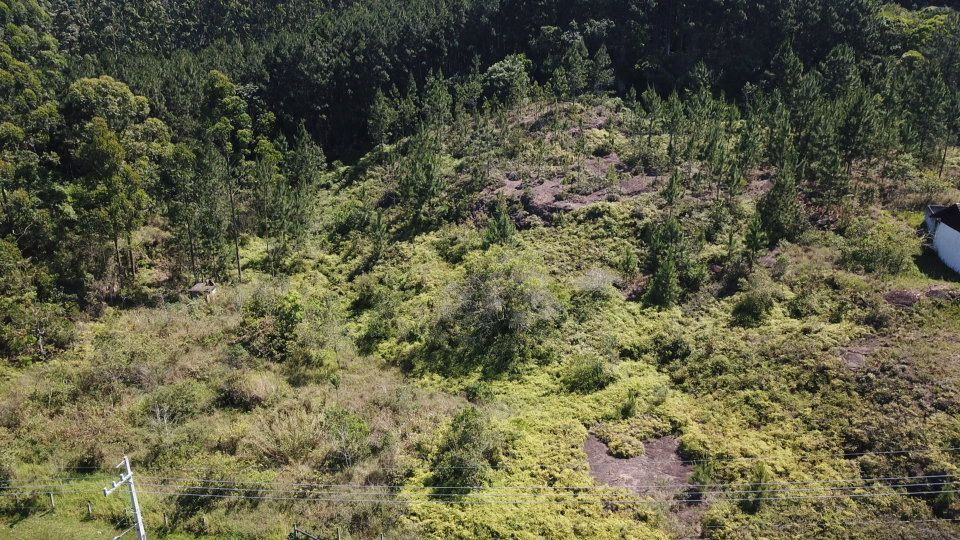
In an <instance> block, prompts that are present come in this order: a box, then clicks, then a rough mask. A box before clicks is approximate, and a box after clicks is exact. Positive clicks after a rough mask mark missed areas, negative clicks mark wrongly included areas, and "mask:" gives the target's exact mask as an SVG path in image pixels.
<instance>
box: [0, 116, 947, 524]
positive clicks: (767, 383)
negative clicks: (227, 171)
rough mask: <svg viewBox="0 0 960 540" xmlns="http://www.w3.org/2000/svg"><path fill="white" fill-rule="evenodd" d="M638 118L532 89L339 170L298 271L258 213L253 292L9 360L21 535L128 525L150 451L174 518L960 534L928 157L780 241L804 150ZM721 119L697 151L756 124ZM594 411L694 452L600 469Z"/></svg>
mask: <svg viewBox="0 0 960 540" xmlns="http://www.w3.org/2000/svg"><path fill="white" fill-rule="evenodd" d="M641 111H642V108H639V107H638V108H634V107H633V106H632V105H627V104H624V102H623V101H621V100H619V99H606V98H585V99H583V100H581V101H571V102H554V101H550V100H543V101H538V100H534V101H533V102H532V104H528V105H524V106H520V107H514V108H503V109H501V110H500V112H496V113H492V114H489V115H486V116H479V117H477V120H475V121H474V120H471V121H469V122H467V121H462V122H454V123H453V124H451V125H452V127H448V128H442V129H441V128H437V129H434V130H431V131H428V132H426V133H425V134H423V135H420V136H416V137H413V138H408V139H404V140H402V141H400V142H398V143H397V144H395V145H389V146H381V147H379V148H378V149H377V150H375V151H374V152H372V153H371V154H369V155H368V156H367V157H365V158H364V159H363V160H361V161H360V162H359V163H358V164H357V165H355V166H351V167H341V168H339V169H337V170H335V171H333V172H332V173H330V174H329V178H327V179H326V180H325V182H326V185H328V186H329V188H327V189H325V190H324V191H323V192H322V193H320V195H319V196H320V204H319V205H318V207H319V210H318V214H317V216H316V218H315V220H314V226H313V232H312V234H311V236H310V240H309V245H308V248H307V249H306V250H304V255H303V256H302V257H300V258H298V259H296V260H294V261H291V263H290V268H289V273H288V274H287V275H284V276H281V277H276V276H272V275H270V274H269V273H267V272H266V271H264V272H257V271H256V270H255V269H256V268H266V265H265V264H264V263H263V261H264V260H265V257H266V252H267V250H266V248H265V246H264V245H263V243H262V242H261V241H260V240H258V239H256V238H253V237H250V238H248V239H246V242H245V245H244V246H243V250H242V253H243V257H244V261H243V263H244V266H245V267H246V268H247V269H248V270H247V272H246V273H245V282H244V283H243V284H233V285H224V286H222V287H221V289H220V291H219V293H218V294H217V295H216V296H214V297H213V298H211V299H209V301H205V300H203V299H192V300H191V299H188V298H186V297H185V296H184V295H182V294H179V295H178V294H175V293H169V292H168V293H167V294H166V295H165V296H164V295H160V296H158V297H157V299H155V300H151V301H150V302H147V303H145V304H144V305H142V306H140V307H124V308H119V307H117V308H108V310H107V311H106V312H105V313H103V314H102V316H100V317H97V318H91V319H90V320H88V321H86V322H81V323H80V324H79V325H78V328H77V338H76V340H75V342H74V344H73V345H72V346H70V348H69V349H67V350H66V351H64V352H63V353H61V354H58V355H56V357H54V358H53V359H51V360H50V361H48V362H45V363H41V364H34V365H29V366H25V367H13V366H5V367H2V368H0V369H2V371H0V443H2V444H0V446H2V448H3V451H2V454H0V455H2V458H3V461H2V463H0V465H2V466H0V475H2V481H3V482H5V483H6V484H8V485H9V486H11V487H10V489H9V491H8V492H7V493H5V496H4V497H3V498H2V499H0V511H2V516H3V521H4V526H5V529H3V532H2V536H5V537H12V538H57V537H64V536H69V537H78V538H79V537H97V536H99V535H103V534H115V532H114V531H121V530H123V529H125V528H126V527H127V526H129V516H128V514H127V510H126V508H127V501H126V499H125V497H124V496H122V495H121V496H117V495H114V496H112V497H110V498H106V499H105V498H103V496H102V494H99V490H100V489H101V488H102V487H104V486H105V485H107V484H109V482H110V481H111V480H112V479H113V478H114V477H115V475H114V473H113V472H111V470H110V468H111V467H112V466H113V464H114V463H115V462H117V461H119V459H120V457H121V456H122V455H124V454H128V455H130V457H131V459H132V460H133V463H134V467H135V471H136V473H137V475H138V479H139V482H140V490H141V502H142V504H143V507H144V511H145V516H146V520H147V525H148V527H149V529H150V531H151V533H152V534H153V536H157V537H165V538H186V537H223V538H283V537H285V536H286V535H287V534H288V533H289V532H290V530H291V528H292V526H293V525H294V524H299V525H300V526H301V527H303V528H304V529H305V530H308V531H313V532H315V533H318V534H320V535H321V536H322V537H331V536H333V535H335V534H336V531H337V530H338V529H339V530H340V533H341V535H342V536H343V537H357V538H362V537H371V536H372V535H375V534H378V533H381V532H382V533H385V534H386V535H387V537H403V538H408V537H410V538H412V537H416V538H544V537H545V538H569V537H591V538H672V537H683V536H686V537H691V536H692V537H697V536H702V537H707V538H717V539H720V538H753V537H764V538H797V537H803V538H863V539H868V538H905V537H911V538H912V537H917V538H919V537H924V538H949V537H954V536H956V535H958V534H960V529H958V528H957V527H956V526H955V525H953V524H952V522H951V521H948V520H950V519H953V518H956V517H957V516H958V514H957V512H958V510H960V507H958V506H957V505H958V504H960V503H958V502H956V496H955V493H954V492H955V491H956V489H955V488H954V487H953V486H954V485H955V484H954V483H953V481H952V476H951V475H953V474H955V473H956V468H957V463H958V454H957V450H956V448H957V447H960V423H958V416H957V415H958V412H960V388H958V384H960V371H958V370H960V367H958V365H957V362H956V359H957V358H958V353H960V345H958V342H957V339H956V337H957V335H958V331H960V292H958V291H960V288H958V289H954V287H958V286H957V285H956V284H955V282H956V280H957V276H955V275H954V274H952V273H951V272H950V271H949V270H947V269H946V268H945V267H943V266H942V264H940V263H939V261H938V260H937V259H936V257H935V256H931V254H930V253H928V252H926V251H924V250H923V249H922V247H921V244H922V241H921V238H920V236H919V235H918V232H917V226H918V225H919V223H920V221H921V220H922V215H921V214H920V213H919V211H920V209H922V206H921V205H922V202H921V201H922V200H924V199H925V198H929V197H928V195H929V193H928V192H927V191H929V190H928V189H927V188H928V186H927V185H926V184H923V178H924V177H925V175H930V174H933V173H932V172H930V171H924V170H922V168H918V167H916V166H915V165H914V164H911V163H909V162H908V163H904V164H900V165H901V166H900V167H899V168H897V169H896V170H897V174H899V175H901V176H900V177H897V178H893V177H891V176H890V175H891V174H892V173H891V172H890V171H891V170H892V168H891V166H890V164H884V165H881V164H875V163H873V164H871V163H863V164H860V165H857V167H856V168H855V169H854V171H853V173H852V174H853V178H854V181H855V182H857V181H865V180H866V179H870V181H871V186H873V187H872V188H871V189H869V190H854V193H855V196H854V197H852V198H849V199H847V200H845V201H843V202H842V203H840V204H839V205H838V206H836V207H835V210H834V211H833V212H832V214H831V215H830V216H829V218H824V219H825V221H823V222H822V223H820V222H817V223H807V222H806V220H803V221H804V222H803V223H799V224H795V225H797V227H798V230H797V231H796V234H791V235H790V238H792V239H793V241H787V240H782V241H779V242H769V241H765V240H767V239H759V240H758V238H756V237H757V236H758V235H759V234H760V233H759V232H758V227H759V225H757V224H756V223H759V221H760V220H761V219H763V215H764V212H763V208H764V207H765V206H767V207H769V206H770V205H773V204H777V203H776V199H774V198H773V197H772V196H768V195H767V194H768V193H771V190H772V189H774V186H775V185H776V183H777V182H780V181H781V179H782V178H783V177H784V175H783V174H782V173H781V172H779V171H777V170H776V169H773V168H762V167H757V168H754V169H751V170H750V172H749V174H748V175H747V181H746V182H745V183H744V184H743V185H742V186H736V187H731V186H729V185H720V183H721V182H722V178H720V176H719V175H716V174H713V173H711V171H710V169H709V163H708V162H707V161H706V160H705V159H700V158H698V157H697V156H696V155H691V156H689V159H686V160H685V161H684V163H683V164H682V165H681V166H680V167H677V168H675V169H674V168H671V167H669V166H668V165H667V164H668V163H669V162H670V156H669V153H670V152H672V151H673V150H672V147H673V145H674V144H676V143H675V141H672V140H671V139H672V137H671V136H669V135H668V134H667V133H665V132H664V130H662V129H660V128H661V126H660V125H654V124H653V122H652V121H650V122H649V123H648V122H646V121H645V119H644V118H643V116H642V112H641ZM724 129H726V130H728V131H726V132H725V134H723V135H722V139H723V140H724V141H726V142H720V141H714V142H713V143H710V142H709V141H702V143H700V144H715V145H717V144H719V145H721V146H722V145H723V144H736V140H737V137H739V138H740V140H741V141H744V140H746V137H744V136H743V134H742V130H743V129H744V128H743V123H742V122H741V121H739V120H736V121H733V122H732V123H729V124H727V125H726V127H725V128H724ZM757 135H758V136H760V137H765V135H764V134H763V133H758V134H757ZM690 144H691V145H692V144H693V143H692V142H691V143H690ZM948 157H949V159H948V166H947V167H945V169H946V171H945V178H946V180H944V181H943V184H944V185H943V186H941V187H940V188H938V190H937V191H936V192H935V193H934V194H933V198H934V199H937V200H941V201H944V202H945V201H948V200H950V201H952V200H953V198H952V197H953V196H952V195H951V191H950V189H949V188H950V186H952V185H955V184H956V181H957V170H958V162H960V159H958V155H957V154H956V153H955V152H951V154H950V155H949V156H948ZM892 159H894V160H896V159H897V158H896V157H894V158H892ZM861 169H862V170H861ZM918 185H919V186H920V187H917V186H918ZM925 190H926V191H925ZM758 201H759V202H758ZM798 203H802V201H799V200H798ZM778 208H779V207H778ZM789 211H790V210H789V209H787V210H784V212H781V213H779V214H777V216H783V215H785V214H786V213H787V212H789ZM769 219H774V218H769ZM779 223H781V224H782V222H779ZM787 225H789V223H788V224H787ZM766 230H770V227H766ZM145 264H148V263H145ZM147 270H149V269H147ZM149 275H150V274H149V271H144V272H141V276H144V277H141V279H144V280H146V279H148V277H147V276H149ZM588 434H593V435H594V436H596V437H598V438H599V439H600V440H601V441H603V443H605V444H606V446H607V448H608V451H609V452H610V454H612V455H614V456H617V457H618V458H623V459H627V458H632V457H636V456H640V455H642V454H643V453H644V452H645V451H646V446H647V445H646V444H645V443H650V442H651V441H656V440H659V439H661V438H663V437H667V436H672V437H676V438H677V439H678V440H679V448H678V451H677V455H674V456H667V457H670V458H672V459H674V460H678V461H680V462H682V463H686V464H689V465H692V466H693V469H692V474H691V475H689V477H688V478H687V479H686V480H685V482H683V484H682V485H679V486H668V485H664V486H661V487H663V488H670V489H668V491H669V493H668V494H667V495H664V494H663V492H661V491H659V490H658V489H656V487H657V486H648V488H644V489H637V490H630V489H623V488H617V487H612V486H606V485H604V484H602V483H600V482H598V481H597V480H595V479H594V477H593V476H592V475H591V471H590V468H589V465H588V456H587V454H586V451H585V449H584V448H585V447H584V443H585V441H586V439H587V437H588ZM662 457H664V456H656V457H655V458H653V457H652V458H651V459H660V458H662ZM14 486H15V487H14ZM49 493H53V494H54V501H55V504H56V506H55V508H51V507H50V497H49ZM88 502H90V503H91V504H92V506H91V507H90V508H91V509H92V512H91V511H90V510H88V505H87V503H88ZM108 531H109V532H108Z"/></svg>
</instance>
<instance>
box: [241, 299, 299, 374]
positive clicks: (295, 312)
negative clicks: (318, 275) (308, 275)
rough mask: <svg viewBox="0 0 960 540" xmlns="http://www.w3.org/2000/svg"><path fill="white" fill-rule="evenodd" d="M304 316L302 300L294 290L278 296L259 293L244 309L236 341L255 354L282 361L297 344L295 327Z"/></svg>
mask: <svg viewBox="0 0 960 540" xmlns="http://www.w3.org/2000/svg"><path fill="white" fill-rule="evenodd" d="M303 316H304V308H303V302H302V300H301V299H300V295H299V294H297V293H296V292H290V293H287V294H285V295H282V296H277V297H267V296H265V295H258V296H256V297H254V299H253V301H252V302H251V303H250V305H249V306H247V308H246V313H245V314H244V319H243V323H242V324H241V326H240V336H239V342H240V344H241V345H243V347H244V348H245V349H247V350H248V351H250V354H252V355H254V356H257V357H259V358H264V359H267V360H273V361H275V362H282V361H284V360H286V359H287V357H288V355H289V354H290V353H291V352H292V351H293V349H294V347H295V345H296V339H297V334H296V332H297V326H298V325H299V324H300V322H301V321H303Z"/></svg>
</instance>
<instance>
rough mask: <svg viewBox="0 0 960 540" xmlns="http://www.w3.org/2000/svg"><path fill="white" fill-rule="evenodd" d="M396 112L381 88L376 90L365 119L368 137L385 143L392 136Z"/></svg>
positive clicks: (379, 142) (396, 116)
mask: <svg viewBox="0 0 960 540" xmlns="http://www.w3.org/2000/svg"><path fill="white" fill-rule="evenodd" d="M397 118H398V113H397V110H396V109H395V108H394V106H393V103H392V102H391V100H390V99H389V98H387V96H386V94H384V93H383V90H379V89H378V90H377V93H376V95H374V97H373V105H371V106H370V118H369V119H368V120H367V130H368V133H369V135H370V138H371V139H373V140H374V141H376V142H377V143H378V144H385V143H387V142H388V141H390V139H391V138H392V137H393V131H394V129H396V125H397Z"/></svg>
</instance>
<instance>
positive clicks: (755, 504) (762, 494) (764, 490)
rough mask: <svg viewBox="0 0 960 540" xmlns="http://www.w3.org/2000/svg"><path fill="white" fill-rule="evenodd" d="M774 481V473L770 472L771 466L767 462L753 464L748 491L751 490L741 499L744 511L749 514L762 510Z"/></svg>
mask: <svg viewBox="0 0 960 540" xmlns="http://www.w3.org/2000/svg"><path fill="white" fill-rule="evenodd" d="M772 481H773V474H772V473H771V472H770V468H769V467H767V464H766V463H763V462H757V463H756V464H755V465H754V466H753V470H752V471H751V472H750V483H749V484H748V486H749V487H747V489H746V491H749V492H750V493H748V494H747V495H745V496H744V497H743V500H741V501H740V507H741V508H742V509H743V511H744V512H747V513H749V514H755V513H757V512H759V511H760V509H761V508H762V507H763V506H764V503H765V502H766V499H767V498H768V497H770V495H768V493H769V492H770V489H771V485H770V483H771V482H772Z"/></svg>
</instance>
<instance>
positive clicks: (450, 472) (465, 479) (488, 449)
mask: <svg viewBox="0 0 960 540" xmlns="http://www.w3.org/2000/svg"><path fill="white" fill-rule="evenodd" d="M504 442H505V438H504V436H503V434H502V433H501V432H500V431H498V430H497V429H496V428H494V426H493V425H492V423H491V422H490V420H489V419H488V418H487V417H485V416H484V415H483V414H482V413H481V412H480V410H479V409H477V408H475V407H469V408H466V409H463V410H462V411H460V412H459V413H458V414H457V415H456V416H455V417H454V418H453V422H452V423H451V424H450V431H448V432H447V434H446V436H445V437H444V438H443V440H442V441H441V443H440V446H439V448H438V450H437V454H436V457H435V458H434V460H433V475H432V479H431V482H432V484H433V485H435V486H443V488H437V490H435V495H437V496H440V497H450V496H453V495H466V494H468V493H470V491H472V490H473V488H475V487H478V486H483V485H485V484H486V482H487V477H488V475H489V473H490V471H491V470H492V469H493V468H494V467H496V466H497V465H499V463H500V461H501V460H502V458H503V451H504V446H505V444H504Z"/></svg>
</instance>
